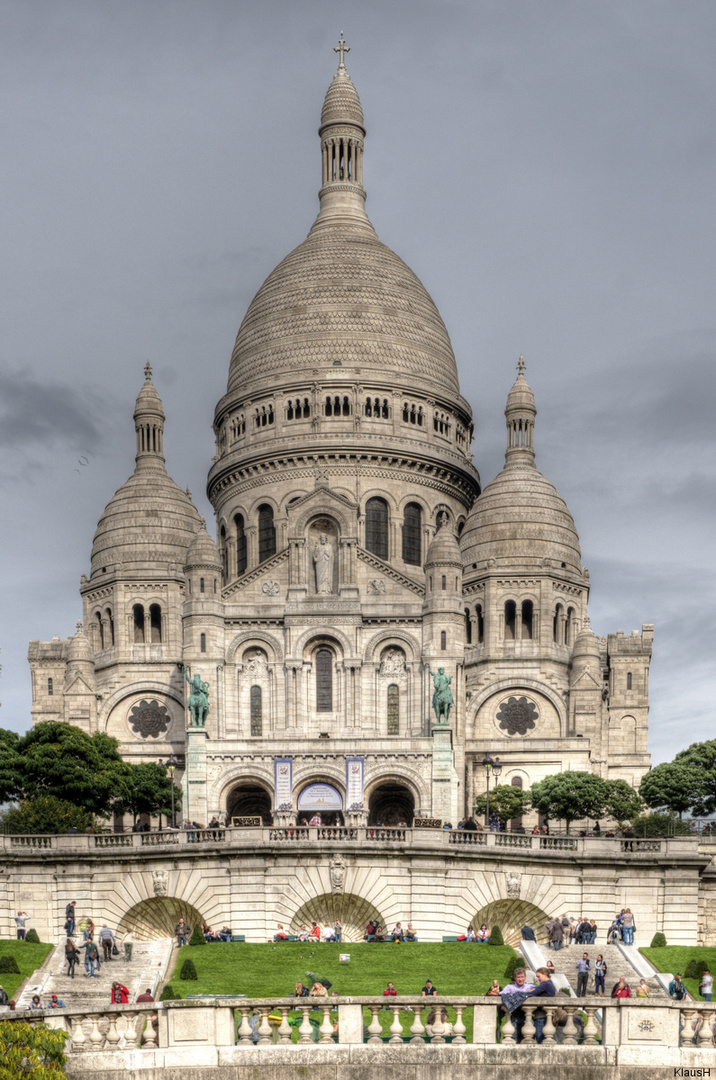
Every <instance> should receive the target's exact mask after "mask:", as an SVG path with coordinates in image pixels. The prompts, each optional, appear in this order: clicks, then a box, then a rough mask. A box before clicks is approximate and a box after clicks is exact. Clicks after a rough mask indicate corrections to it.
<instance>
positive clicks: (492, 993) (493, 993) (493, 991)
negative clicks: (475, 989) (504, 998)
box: [487, 979, 501, 997]
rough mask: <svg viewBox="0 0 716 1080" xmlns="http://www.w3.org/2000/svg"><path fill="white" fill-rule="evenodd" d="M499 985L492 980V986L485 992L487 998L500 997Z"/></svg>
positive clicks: (495, 980)
mask: <svg viewBox="0 0 716 1080" xmlns="http://www.w3.org/2000/svg"><path fill="white" fill-rule="evenodd" d="M500 993H501V991H500V984H499V982H498V981H497V979H493V980H492V986H491V987H490V989H489V990H488V991H487V997H499V996H500Z"/></svg>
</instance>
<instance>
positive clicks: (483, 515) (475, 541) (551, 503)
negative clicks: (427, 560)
mask: <svg viewBox="0 0 716 1080" xmlns="http://www.w3.org/2000/svg"><path fill="white" fill-rule="evenodd" d="M460 549H461V551H462V559H463V566H464V567H465V570H466V571H467V570H469V569H470V567H471V566H472V564H473V563H477V565H478V567H480V564H483V565H484V564H485V563H486V562H487V560H489V559H492V558H494V559H496V560H497V563H498V565H500V566H501V567H504V568H505V569H509V568H510V567H512V566H514V567H515V568H517V567H525V564H529V562H530V561H532V562H533V565H535V564H536V565H537V566H541V565H543V562H544V560H545V559H548V560H550V563H551V565H555V564H556V567H557V568H561V564H562V563H564V564H565V568H566V569H569V570H572V571H574V572H575V573H578V574H581V553H580V550H579V537H578V535H577V530H576V529H575V527H574V521H573V520H572V515H571V514H570V512H569V510H568V509H567V505H566V503H565V501H564V499H563V498H562V496H561V495H560V494H559V492H558V491H557V489H556V488H555V487H554V485H553V484H550V482H549V480H546V479H545V478H544V476H542V474H541V473H540V472H538V470H537V469H536V468H535V467H534V465H531V464H528V463H524V464H522V463H520V464H514V465H508V466H506V467H505V468H504V469H503V470H502V472H501V473H500V474H499V475H498V476H497V477H496V478H495V479H494V480H493V481H492V483H491V484H488V485H487V487H486V488H485V490H484V491H483V492H482V494H481V495H480V496H479V498H478V499H477V500H476V502H475V504H474V506H473V508H472V510H471V511H470V514H469V516H468V519H467V522H466V524H465V528H464V529H463V532H462V536H461V537H460Z"/></svg>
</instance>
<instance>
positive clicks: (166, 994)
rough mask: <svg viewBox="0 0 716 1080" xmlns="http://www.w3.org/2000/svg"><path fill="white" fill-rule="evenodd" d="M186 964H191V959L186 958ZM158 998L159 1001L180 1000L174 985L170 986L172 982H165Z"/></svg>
mask: <svg viewBox="0 0 716 1080" xmlns="http://www.w3.org/2000/svg"><path fill="white" fill-rule="evenodd" d="M187 964H191V960H187ZM159 1000H160V1001H181V994H177V992H176V990H175V989H174V987H173V986H172V984H171V983H167V985H166V986H165V987H164V989H163V990H162V992H161V994H160V995H159Z"/></svg>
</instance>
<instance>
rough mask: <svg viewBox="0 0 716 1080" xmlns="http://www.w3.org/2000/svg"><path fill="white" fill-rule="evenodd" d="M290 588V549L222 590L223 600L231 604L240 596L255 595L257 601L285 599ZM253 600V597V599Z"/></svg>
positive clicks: (286, 549) (272, 557)
mask: <svg viewBox="0 0 716 1080" xmlns="http://www.w3.org/2000/svg"><path fill="white" fill-rule="evenodd" d="M287 587H288V548H283V549H282V550H281V551H277V552H276V554H275V555H272V556H271V558H270V559H267V560H266V562H263V563H261V564H260V565H259V566H255V567H254V569H253V570H249V571H248V572H247V573H246V574H243V575H242V576H241V577H240V578H238V579H237V580H236V581H232V582H231V584H230V585H227V586H226V587H225V588H224V589H223V590H222V598H223V599H224V600H227V601H229V602H231V601H232V600H236V599H237V598H238V595H239V594H242V599H243V598H244V597H245V595H246V593H249V594H252V593H253V594H255V598H256V599H257V600H266V599H269V600H272V599H276V598H279V597H280V598H281V599H284V598H285V596H286V589H287ZM252 599H253V597H252Z"/></svg>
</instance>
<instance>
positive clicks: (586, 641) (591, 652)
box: [572, 619, 599, 660]
mask: <svg viewBox="0 0 716 1080" xmlns="http://www.w3.org/2000/svg"><path fill="white" fill-rule="evenodd" d="M581 657H584V658H592V657H596V658H597V659H598V658H599V639H598V638H597V636H596V634H595V633H594V631H593V630H592V628H591V626H590V625H589V619H586V620H585V623H584V626H583V627H582V629H581V630H580V631H579V633H578V634H577V638H576V640H575V642H574V648H573V650H572V659H573V660H576V659H578V658H581Z"/></svg>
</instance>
